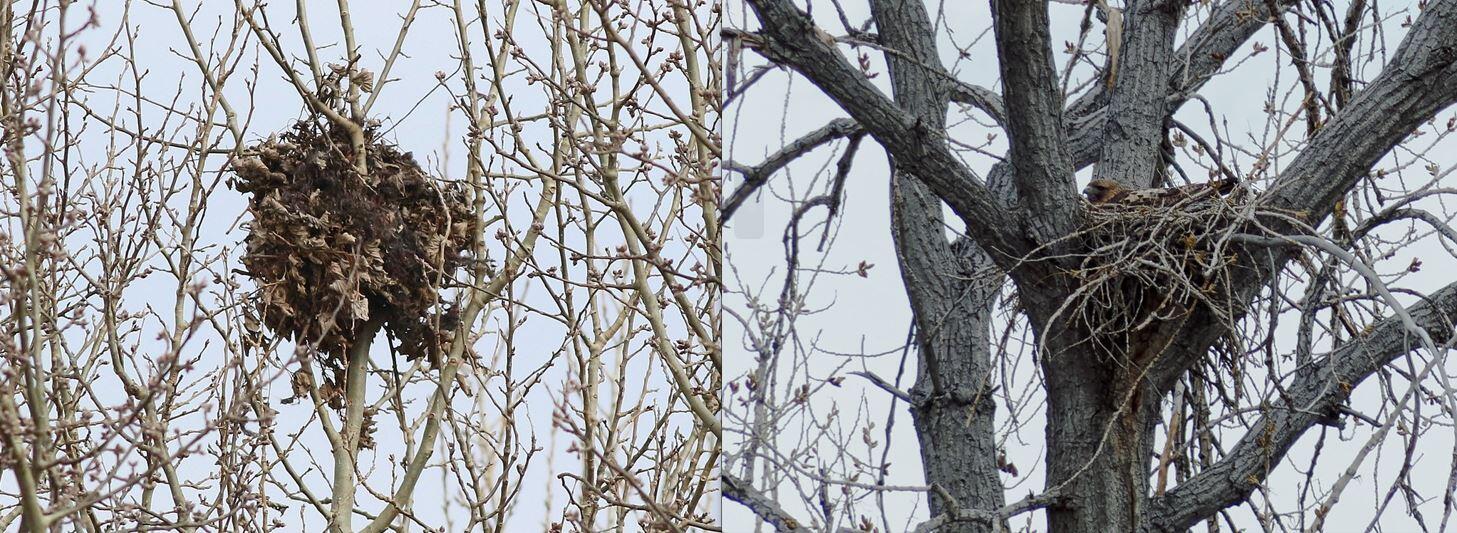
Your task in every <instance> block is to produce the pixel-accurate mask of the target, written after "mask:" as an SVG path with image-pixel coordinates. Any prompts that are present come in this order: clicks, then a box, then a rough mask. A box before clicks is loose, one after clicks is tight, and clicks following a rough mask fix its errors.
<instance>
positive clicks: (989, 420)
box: [871, 0, 1005, 533]
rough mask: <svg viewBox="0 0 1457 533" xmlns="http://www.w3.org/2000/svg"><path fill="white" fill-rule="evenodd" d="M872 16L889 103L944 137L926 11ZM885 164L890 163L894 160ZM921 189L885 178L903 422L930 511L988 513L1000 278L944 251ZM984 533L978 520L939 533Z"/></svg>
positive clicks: (930, 200)
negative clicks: (931, 489)
mask: <svg viewBox="0 0 1457 533" xmlns="http://www.w3.org/2000/svg"><path fill="white" fill-rule="evenodd" d="M871 9H872V14H873V16H874V17H875V25H876V29H877V30H878V32H879V35H880V40H881V43H882V44H883V45H885V46H888V47H890V48H893V49H896V50H900V51H901V52H902V54H903V55H904V56H905V57H900V56H893V57H891V58H890V59H889V64H890V75H891V85H892V87H893V88H894V91H895V94H894V97H895V103H896V104H897V105H899V106H900V107H901V108H903V109H905V110H906V111H907V112H909V113H911V114H912V115H913V116H915V117H916V119H917V120H919V121H920V122H921V124H923V125H924V126H925V127H926V128H928V129H931V130H933V131H941V130H944V129H945V128H946V108H947V103H948V101H949V99H950V94H951V87H950V86H951V84H950V83H948V80H950V79H951V78H950V76H949V75H947V74H946V73H945V72H943V71H940V70H939V68H938V67H939V65H940V62H939V59H938V57H937V55H936V42H935V39H934V37H935V34H934V32H933V31H932V27H931V20H930V17H929V16H928V15H927V13H926V9H925V6H924V5H923V4H922V2H921V1H920V0H878V1H873V2H871ZM935 142H944V141H940V140H938V141H935ZM891 159H892V161H896V158H895V155H894V154H892V155H891ZM896 167H897V168H904V166H903V165H899V164H897V165H896ZM923 181H924V180H922V179H921V178H920V177H919V176H917V175H915V174H913V173H911V172H909V171H906V172H895V173H894V178H893V180H892V182H891V198H892V200H891V217H892V221H893V224H894V227H893V230H892V231H893V235H894V237H895V244H896V250H897V253H896V256H897V258H898V259H899V262H900V268H901V276H902V279H903V280H904V282H905V286H906V289H907V293H908V296H909V299H910V302H911V309H912V312H913V314H914V316H915V317H916V318H917V319H916V332H917V338H916V344H917V348H918V350H917V352H918V354H919V356H920V357H919V362H920V364H919V365H918V369H919V372H918V375H917V378H916V385H915V387H914V388H913V389H912V395H913V399H914V401H915V402H916V403H915V404H914V405H913V406H912V408H911V414H912V416H913V417H914V419H915V426H916V434H917V435H922V436H926V437H932V436H934V437H935V438H934V439H923V440H922V441H921V443H920V445H921V446H920V448H921V462H922V465H923V466H922V469H923V471H924V472H925V475H926V482H927V483H930V484H935V485H937V486H939V487H941V488H942V489H944V490H945V491H946V493H947V494H949V495H950V496H951V498H952V499H954V502H946V501H942V498H939V497H932V498H931V501H930V504H931V512H932V514H941V513H942V512H945V511H948V510H952V511H955V510H962V509H972V510H996V509H999V508H1001V507H1002V505H1003V503H1004V501H1005V500H1004V495H1003V489H1002V484H1001V480H1000V479H998V475H997V472H998V470H997V462H996V454H995V453H992V454H988V453H986V450H995V449H996V441H995V438H996V432H995V426H994V422H995V413H996V409H995V404H994V403H993V401H992V397H991V394H990V392H991V383H990V377H991V350H990V347H991V343H990V339H989V338H988V335H989V334H990V330H989V326H990V322H991V321H990V318H991V303H992V299H993V298H995V297H996V294H997V289H998V287H999V285H1000V283H999V280H1000V276H986V275H985V274H986V273H987V272H986V271H988V270H993V269H994V268H995V267H994V266H993V265H992V264H991V260H990V258H988V257H987V256H986V254H985V253H983V252H982V251H981V250H980V249H974V248H973V247H971V246H956V247H953V246H952V245H951V243H950V242H949V241H948V240H947V236H946V232H945V230H944V229H943V228H944V227H945V220H944V217H943V215H942V212H941V201H940V199H939V198H937V197H936V195H935V193H933V192H932V191H931V189H930V188H929V187H927V186H926V185H925V184H924V183H923ZM988 277H990V278H991V279H987V278H988ZM952 505H954V507H955V508H954V509H952V508H951V507H952ZM990 530H991V524H987V523H982V522H957V523H953V524H949V525H947V526H945V527H942V528H941V531H945V532H947V533H952V532H974V531H990Z"/></svg>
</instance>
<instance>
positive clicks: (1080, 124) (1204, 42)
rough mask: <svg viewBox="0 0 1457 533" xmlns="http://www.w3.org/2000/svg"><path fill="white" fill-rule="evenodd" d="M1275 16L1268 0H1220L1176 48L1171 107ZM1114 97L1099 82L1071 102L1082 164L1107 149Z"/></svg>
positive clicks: (1072, 138)
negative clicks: (1104, 146)
mask: <svg viewBox="0 0 1457 533" xmlns="http://www.w3.org/2000/svg"><path fill="white" fill-rule="evenodd" d="M1294 4H1295V2H1294V0H1280V1H1279V3H1278V6H1279V7H1281V8H1282V9H1288V8H1289V7H1290V6H1292V5H1294ZM1270 16H1271V15H1270V10H1269V5H1268V4H1267V3H1265V2H1246V1H1243V0H1236V1H1230V2H1222V3H1220V4H1219V6H1218V7H1216V8H1215V9H1214V13H1213V14H1212V15H1210V17H1209V20H1207V21H1205V22H1204V24H1202V25H1200V26H1199V28H1198V29H1196V30H1194V33H1192V34H1190V35H1189V38H1188V39H1185V40H1184V44H1183V45H1182V46H1180V47H1179V48H1178V50H1177V51H1175V52H1174V53H1173V55H1172V57H1171V59H1172V60H1175V64H1174V68H1173V71H1172V72H1170V73H1169V78H1168V86H1167V87H1168V93H1167V94H1168V95H1169V99H1168V102H1167V104H1166V105H1167V107H1166V109H1167V110H1168V111H1169V112H1171V113H1172V112H1173V111H1175V110H1177V109H1178V108H1179V107H1180V106H1182V105H1183V104H1184V102H1186V101H1188V99H1189V96H1192V95H1194V94H1197V93H1198V92H1199V89H1200V88H1202V87H1204V84H1205V83H1206V82H1208V81H1209V80H1210V79H1212V78H1213V77H1214V75H1215V74H1216V73H1218V72H1219V69H1220V67H1223V66H1224V63H1225V62H1226V61H1228V60H1229V58H1230V57H1231V56H1233V55H1234V53H1235V51H1236V50H1238V49H1239V47H1240V46H1243V45H1244V43H1245V41H1248V40H1249V39H1250V37H1252V36H1254V34H1255V32H1258V31H1259V30H1260V28H1263V27H1265V25H1266V24H1269V21H1270ZM1124 63H1126V62H1124ZM1108 102H1109V92H1108V87H1107V86H1106V85H1102V84H1099V85H1096V86H1095V87H1094V88H1093V90H1091V91H1089V92H1087V93H1084V94H1083V95H1082V96H1081V97H1078V98H1077V99H1076V100H1074V101H1073V103H1072V104H1071V105H1069V106H1068V111H1067V113H1066V116H1067V117H1068V118H1069V124H1068V126H1069V128H1070V129H1071V130H1072V131H1071V133H1070V134H1069V135H1068V140H1069V142H1068V146H1070V147H1071V150H1070V152H1071V155H1072V161H1073V165H1074V166H1075V167H1076V168H1083V167H1085V166H1088V165H1091V164H1093V161H1094V159H1095V158H1096V157H1098V155H1099V154H1100V152H1101V150H1102V142H1103V137H1102V133H1103V124H1104V122H1105V121H1106V120H1107V117H1108V108H1107V104H1108Z"/></svg>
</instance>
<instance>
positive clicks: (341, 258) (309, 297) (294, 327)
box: [232, 120, 475, 387]
mask: <svg viewBox="0 0 1457 533" xmlns="http://www.w3.org/2000/svg"><path fill="white" fill-rule="evenodd" d="M366 139H368V141H367V144H366V146H367V157H366V163H367V167H368V170H369V173H368V174H367V175H360V174H359V173H358V172H357V171H356V170H355V168H354V160H355V157H354V153H353V150H352V149H351V147H350V143H349V135H348V133H347V132H345V131H343V130H342V129H340V128H336V127H333V126H332V125H329V124H328V123H327V122H324V121H308V120H306V121H301V122H299V123H297V124H295V125H294V126H293V128H292V129H290V130H288V131H287V132H285V133H283V134H282V135H279V136H277V137H274V138H270V139H268V140H267V141H265V142H262V143H260V144H258V145H256V146H253V147H251V148H250V149H248V150H247V151H246V152H245V153H244V154H243V155H242V156H240V157H239V158H237V159H236V160H234V162H233V164H232V169H233V171H234V172H236V173H237V177H238V179H237V181H236V182H234V183H233V187H234V188H235V189H237V190H238V191H241V192H245V193H250V194H252V198H251V199H250V200H249V202H248V212H249V214H251V215H252V217H253V220H252V222H251V223H250V224H248V225H247V226H246V227H245V229H246V230H247V231H248V236H247V238H246V240H245V242H246V243H247V252H246V254H245V255H244V256H243V258H242V262H243V266H244V267H245V268H246V272H245V273H246V274H247V275H249V276H251V277H252V278H253V279H255V280H257V282H258V284H259V290H258V293H257V296H256V300H255V302H256V306H257V310H258V312H259V314H260V315H261V317H262V321H263V323H264V324H265V325H267V326H268V327H269V328H270V329H272V330H273V332H274V333H275V334H277V335H280V336H284V337H288V338H291V339H293V340H294V341H295V342H298V343H300V344H309V345H313V346H315V347H317V348H318V350H319V351H321V352H323V353H324V354H326V357H324V358H323V362H324V365H325V367H326V368H330V369H332V370H334V375H335V377H334V381H336V382H337V383H336V385H338V386H340V387H342V385H343V383H342V382H343V380H342V376H343V372H342V368H343V367H345V366H346V364H347V363H346V361H347V358H348V356H347V355H346V354H347V353H348V351H349V347H350V345H351V344H352V343H353V342H355V341H357V340H364V341H365V342H368V339H358V338H357V337H358V336H359V335H360V334H363V333H372V332H373V331H376V329H375V327H376V326H382V327H384V328H385V329H386V330H387V331H389V332H390V334H391V335H393V337H394V338H395V339H396V341H397V342H398V343H399V350H400V351H401V352H403V353H405V354H406V355H407V356H408V357H409V358H410V359H412V360H413V359H418V358H421V357H425V358H427V359H428V360H429V361H431V362H432V363H438V362H439V354H440V351H441V349H442V347H444V346H448V343H449V342H450V341H451V335H452V332H453V331H454V329H455V327H456V325H457V323H458V321H459V317H458V316H457V314H456V313H455V311H454V309H449V310H444V311H437V310H436V307H437V303H438V302H439V300H440V287H441V286H442V284H444V283H445V282H446V281H448V280H449V279H450V277H451V275H452V273H453V272H454V271H455V269H456V268H458V267H459V266H460V265H461V264H462V262H463V260H462V255H461V254H462V252H464V251H465V250H466V249H467V247H468V246H469V245H470V243H471V235H472V232H473V231H475V223H474V217H473V216H472V211H471V209H470V206H469V204H468V202H467V199H466V194H465V191H464V188H463V187H462V186H461V184H460V183H458V182H453V183H452V182H438V181H436V180H433V179H431V178H430V177H429V176H428V175H426V174H425V172H424V171H422V170H421V168H420V165H419V164H418V163H416V162H415V159H414V157H413V156H412V155H411V154H410V153H408V152H401V151H399V150H398V149H397V148H396V147H395V146H393V145H390V144H386V143H384V142H381V141H380V140H379V139H378V133H377V131H376V130H375V128H373V127H371V128H369V129H368V130H367V131H366Z"/></svg>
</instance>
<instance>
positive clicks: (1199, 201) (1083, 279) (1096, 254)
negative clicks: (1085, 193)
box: [1059, 188, 1256, 363]
mask: <svg viewBox="0 0 1457 533" xmlns="http://www.w3.org/2000/svg"><path fill="white" fill-rule="evenodd" d="M1249 198H1250V192H1249V191H1248V190H1247V189H1244V188H1240V189H1236V190H1235V191H1234V192H1233V194H1230V195H1229V196H1219V195H1211V196H1204V197H1199V198H1189V199H1185V200H1183V201H1178V202H1173V203H1169V204H1133V205H1131V204H1116V203H1110V204H1095V205H1093V206H1092V207H1091V209H1089V210H1088V218H1087V225H1086V226H1085V228H1084V229H1083V230H1082V231H1081V232H1080V234H1079V235H1078V238H1079V239H1080V240H1081V241H1082V243H1083V246H1082V248H1083V250H1084V251H1083V254H1082V256H1081V257H1080V262H1079V267H1078V268H1077V269H1076V270H1074V271H1073V272H1071V274H1072V275H1073V276H1074V277H1076V278H1077V279H1078V281H1079V289H1078V291H1077V292H1076V294H1075V295H1074V297H1073V298H1070V299H1068V301H1067V302H1066V303H1065V304H1064V306H1063V307H1062V309H1060V310H1059V313H1067V314H1070V315H1071V316H1070V317H1069V318H1071V319H1072V320H1073V321H1074V322H1076V323H1078V324H1080V326H1081V328H1083V329H1084V331H1085V332H1086V333H1087V334H1088V336H1089V339H1088V340H1089V341H1090V342H1093V343H1095V344H1097V345H1099V346H1098V347H1099V350H1098V351H1099V352H1102V353H1108V354H1123V355H1125V356H1127V357H1129V358H1141V357H1152V356H1156V355H1157V353H1156V352H1158V351H1161V350H1162V348H1163V347H1166V346H1160V344H1161V343H1162V344H1167V342H1164V341H1168V340H1169V339H1167V338H1163V337H1167V334H1169V333H1171V332H1172V331H1173V330H1177V329H1178V327H1177V326H1178V324H1179V323H1181V321H1183V320H1184V319H1186V318H1187V317H1189V316H1190V314H1191V312H1192V311H1193V310H1194V309H1195V308H1196V307H1197V306H1200V305H1203V306H1207V307H1208V308H1209V309H1210V310H1212V311H1213V313H1212V314H1213V316H1215V317H1217V319H1218V320H1220V321H1221V322H1223V323H1224V324H1225V325H1226V326H1228V327H1229V328H1230V329H1231V330H1233V328H1234V327H1235V324H1234V323H1235V317H1234V309H1235V308H1236V307H1237V306H1236V304H1235V302H1234V301H1233V300H1232V298H1233V295H1231V294H1228V293H1227V289H1228V287H1230V286H1231V284H1230V283H1229V282H1230V280H1231V278H1232V276H1234V274H1235V270H1236V269H1237V268H1243V267H1248V266H1250V263H1249V262H1248V261H1241V259H1240V256H1241V253H1240V247H1239V246H1237V245H1236V243H1235V242H1234V241H1233V240H1232V239H1231V236H1232V235H1233V234H1235V233H1237V232H1238V231H1240V230H1241V228H1246V227H1247V226H1249V225H1250V221H1251V220H1253V217H1254V214H1253V212H1252V210H1254V209H1256V208H1255V206H1253V205H1251V204H1250V202H1249ZM1140 346H1141V347H1143V349H1144V350H1151V351H1152V353H1146V354H1140V353H1134V352H1133V350H1134V348H1135V347H1140ZM1127 362H1129V361H1119V363H1127Z"/></svg>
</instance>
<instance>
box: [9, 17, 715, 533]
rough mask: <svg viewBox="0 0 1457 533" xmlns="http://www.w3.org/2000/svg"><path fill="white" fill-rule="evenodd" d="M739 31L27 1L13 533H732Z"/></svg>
mask: <svg viewBox="0 0 1457 533" xmlns="http://www.w3.org/2000/svg"><path fill="white" fill-rule="evenodd" d="M719 18H720V11H719V10H718V9H717V8H716V7H714V6H712V5H709V3H707V2H703V1H676V0H674V1H667V0H642V1H630V2H615V1H614V2H605V1H598V0H580V1H579V0H555V1H536V2H526V1H507V2H500V1H490V2H487V1H478V2H466V1H463V0H453V1H451V0H446V1H434V0H410V1H404V2H358V1H355V2H350V1H349V0H337V1H332V2H312V1H304V0H299V1H297V2H283V1H274V2H261V1H255V0H236V1H234V2H213V1H209V2H201V1H182V0H163V1H147V2H131V1H127V2H113V1H78V0H50V1H45V0H0V144H3V146H4V157H3V160H0V304H3V308H4V311H3V313H0V317H3V318H0V333H3V342H0V530H4V531H25V532H33V531H34V532H41V531H199V530H200V531H275V530H282V531H351V532H352V531H369V532H381V531H602V530H610V531H674V532H681V531H720V530H721V529H722V528H721V526H720V524H719V523H718V511H719V501H720V500H719V494H718V484H717V480H718V462H719V457H720V456H721V445H720V439H721V435H720V431H721V422H720V420H719V415H718V396H717V391H718V389H719V388H720V386H721V383H722V379H721V374H720V372H721V370H720V368H721V364H722V355H721V349H720V347H719V342H718V331H719V319H718V317H719V314H718V309H719V295H720V289H719V280H720V279H721V275H720V273H719V269H720V267H721V263H720V260H719V257H720V255H719V228H718V226H719V222H718V208H717V198H718V192H717V185H716V182H715V179H714V173H715V172H716V170H715V169H716V167H717V166H718V159H719V155H720V152H721V149H720V143H719V139H718V136H717V133H716V132H717V130H718V120H719V118H718V117H719V112H718V109H719V102H720V99H719V93H720V87H721V82H720V79H721V77H722V72H723V69H722V68H721V67H720V65H719V62H718V61H719V56H720V54H719V52H718V43H719V42H720V38H719V36H718V34H717V31H718V28H719V27H720V24H719Z"/></svg>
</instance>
